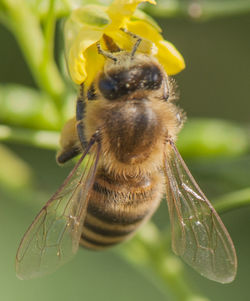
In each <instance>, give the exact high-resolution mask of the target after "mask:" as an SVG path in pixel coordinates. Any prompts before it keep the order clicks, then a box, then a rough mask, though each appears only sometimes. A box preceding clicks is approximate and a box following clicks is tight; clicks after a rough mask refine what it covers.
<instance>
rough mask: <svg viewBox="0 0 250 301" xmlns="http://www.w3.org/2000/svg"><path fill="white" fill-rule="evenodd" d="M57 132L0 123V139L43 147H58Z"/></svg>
mask: <svg viewBox="0 0 250 301" xmlns="http://www.w3.org/2000/svg"><path fill="white" fill-rule="evenodd" d="M59 135H60V134H59V133H58V132H55V131H39V130H31V129H25V128H16V127H11V126H7V125H0V141H9V142H18V143H21V144H26V145H32V146H37V147H40V148H45V149H58V145H59Z"/></svg>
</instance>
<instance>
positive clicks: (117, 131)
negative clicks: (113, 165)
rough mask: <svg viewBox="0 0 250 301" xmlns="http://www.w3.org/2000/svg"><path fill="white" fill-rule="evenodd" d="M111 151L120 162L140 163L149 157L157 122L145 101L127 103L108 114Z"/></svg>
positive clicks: (158, 126)
mask: <svg viewBox="0 0 250 301" xmlns="http://www.w3.org/2000/svg"><path fill="white" fill-rule="evenodd" d="M108 115H109V116H108V120H107V122H106V126H107V133H108V135H109V141H110V148H111V151H112V153H113V154H114V156H115V157H116V159H117V160H118V161H119V162H122V163H125V164H136V163H141V162H143V161H144V160H145V159H147V158H148V156H149V155H150V153H151V151H152V149H153V146H154V144H155V140H156V137H158V135H156V134H158V133H157V132H158V130H159V128H160V125H159V121H158V119H157V116H156V114H155V112H154V111H153V109H152V108H151V107H150V106H149V105H148V103H147V100H138V101H130V102H128V103H126V105H123V106H121V107H120V108H117V107H116V108H114V110H111V111H110V113H109V114H108Z"/></svg>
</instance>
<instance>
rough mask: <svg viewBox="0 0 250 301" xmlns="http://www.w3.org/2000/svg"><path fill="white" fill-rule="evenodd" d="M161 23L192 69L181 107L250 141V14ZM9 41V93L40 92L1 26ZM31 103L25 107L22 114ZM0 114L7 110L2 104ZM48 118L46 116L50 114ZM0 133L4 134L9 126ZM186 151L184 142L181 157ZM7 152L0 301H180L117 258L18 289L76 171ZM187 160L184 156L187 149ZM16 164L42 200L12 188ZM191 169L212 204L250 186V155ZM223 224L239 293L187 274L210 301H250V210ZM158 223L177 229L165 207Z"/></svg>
mask: <svg viewBox="0 0 250 301" xmlns="http://www.w3.org/2000/svg"><path fill="white" fill-rule="evenodd" d="M0 9H1V7H0ZM157 21H158V22H159V24H160V26H161V27H162V28H163V32H164V36H165V38H166V39H168V40H169V41H171V42H173V43H174V45H175V46H176V47H177V49H178V50H180V52H181V53H182V54H183V56H184V58H185V61H186V65H187V66H186V69H185V70H184V71H183V72H182V73H181V74H179V75H177V76H176V77H175V78H176V80H177V83H178V86H179V91H180V101H179V104H180V106H181V107H182V108H183V109H184V110H185V111H186V112H187V116H188V118H190V119H192V118H197V117H198V118H217V119H224V120H228V121H232V122H235V124H236V125H239V126H240V127H241V126H243V127H244V129H245V130H246V131H248V127H249V124H250V117H249V116H250V92H249V91H250V89H249V87H250V39H249V30H250V14H247V13H244V14H238V15H231V16H227V17H217V18H211V19H207V20H192V19H191V18H188V17H187V16H181V15H179V16H176V17H175V18H163V17H161V18H158V20H157ZM59 31H60V25H59V26H58V32H59ZM0 41H1V47H0V66H1V68H0V83H1V87H2V88H3V86H4V85H5V84H7V83H8V84H9V83H13V84H21V85H25V86H29V87H36V84H35V82H34V79H33V78H32V75H31V73H30V71H29V68H28V66H27V64H26V62H25V60H24V58H23V55H22V53H21V51H20V49H19V47H18V45H17V42H16V40H15V39H14V37H13V35H12V34H11V33H10V32H9V31H8V30H7V29H6V28H5V27H3V26H2V25H0ZM57 45H58V44H57ZM1 87H0V94H1V89H2V88H1ZM23 101H24V100H23V99H18V102H19V103H20V104H22V102H23ZM72 106H73V103H72ZM20 108H22V106H20ZM0 110H3V108H2V109H1V103H0ZM44 112H45V114H46V110H45V111H44ZM0 114H1V111H0ZM0 123H2V124H3V122H1V120H0ZM13 123H14V122H13ZM248 137H249V136H248ZM180 139H181V138H180ZM183 139H184V138H183ZM181 143H182V141H181V140H180V147H181ZM0 147H1V149H0V153H1V154H5V155H2V156H1V157H0V162H1V161H2V162H1V170H0V175H1V178H0V181H1V184H0V198H1V200H0V237H1V248H0V282H1V297H0V300H6V301H14V300H19V301H22V300H25V301H31V300H37V301H39V300H62V301H64V300H65V301H66V300H72V301H75V300H88V301H92V300H93V301H94V300H95V301H96V300H121V301H123V300H144V301H147V300H148V301H149V300H159V301H160V300H169V301H172V300H175V299H174V297H173V296H171V294H169V296H168V297H166V295H165V294H164V293H163V292H162V291H161V290H159V289H158V288H157V286H156V285H154V284H153V283H152V282H151V281H150V279H148V278H147V277H144V275H143V273H140V271H139V270H138V269H135V268H134V267H133V266H132V265H129V263H128V262H126V261H124V260H123V259H122V258H121V257H119V255H117V252H114V251H112V250H110V251H105V252H101V253H98V252H97V253H96V252H90V251H86V250H83V249H80V251H79V252H78V254H77V256H76V258H75V259H74V260H73V261H72V262H70V263H69V264H67V265H66V266H64V267H63V268H61V269H60V270H58V271H57V272H55V273H54V274H52V275H49V276H47V277H44V278H42V279H36V280H31V281H20V280H18V279H17V278H16V276H15V270H14V260H15V253H16V250H17V247H18V244H19V241H20V238H21V237H22V235H23V233H24V232H25V230H26V228H27V227H28V225H29V224H30V223H31V221H32V219H33V217H34V216H35V214H36V213H37V212H38V210H39V208H41V207H42V205H43V204H44V202H45V201H46V200H47V198H48V197H49V195H50V194H51V193H53V192H54V191H55V189H56V188H57V187H58V186H59V185H60V183H61V182H62V181H63V179H64V178H65V176H66V175H67V173H68V172H69V170H70V168H71V165H68V166H66V167H64V168H62V167H58V166H57V165H56V162H55V151H52V150H44V149H40V148H35V147H30V146H27V145H23V144H20V143H13V142H12V143H11V142H6V143H5V144H4V145H3V146H0ZM2 147H4V148H3V149H2ZM5 147H7V148H8V149H6V148H5ZM9 150H11V151H12V152H13V153H9ZM183 151H184V154H185V148H184V147H183ZM187 154H188V152H187ZM8 156H11V160H10V162H8V161H6V162H3V160H6V159H5V158H8ZM13 156H14V158H15V160H17V162H15V164H16V165H15V166H19V167H20V172H21V175H20V176H19V178H21V179H23V181H24V183H25V182H26V179H27V182H32V183H33V187H34V190H33V192H31V193H28V192H27V189H24V188H23V187H21V186H22V185H20V186H19V183H13V182H15V181H14V180H13V181H11V180H10V183H8V180H6V179H7V178H8V177H9V178H11V177H13V179H14V178H15V175H16V174H17V173H18V169H14V170H13V167H12V163H13V162H12V159H13ZM184 157H185V156H184ZM185 160H186V161H187V163H188V165H189V167H190V169H191V171H192V173H193V174H194V176H195V178H196V179H197V180H198V182H199V183H200V185H201V187H202V189H203V190H204V192H205V193H206V194H207V196H208V197H209V198H210V199H213V198H216V197H218V196H220V195H222V194H224V193H228V192H231V191H234V190H240V189H243V188H246V187H249V186H250V155H249V152H247V151H246V152H244V154H241V155H237V156H225V157H217V156H213V157H209V156H203V157H202V156H201V157H199V158H195V157H193V156H192V155H187V156H186V157H185ZM11 162H12V163H11ZM13 175H14V176H13ZM24 186H25V185H24ZM222 219H223V221H224V222H225V225H226V227H227V228H228V230H229V232H230V234H231V236H232V239H233V241H234V243H235V246H236V250H237V255H238V260H239V270H238V275H237V278H236V280H235V281H234V282H233V283H232V284H229V285H221V284H217V283H214V282H212V281H209V280H206V279H204V278H202V277H201V276H200V275H198V274H197V273H195V272H194V271H192V270H191V269H189V268H187V269H186V272H185V273H187V275H188V279H189V281H190V282H191V283H192V286H193V287H194V289H195V290H196V291H197V292H199V293H201V294H202V295H203V296H206V297H207V298H209V300H215V301H224V300H225V301H226V300H227V301H231V300H232V301H233V300H237V299H238V300H241V301H247V300H249V279H250V278H249V277H250V276H249V271H250V259H249V254H250V239H249V229H250V208H249V207H245V208H243V209H237V210H234V211H231V212H228V213H225V214H223V215H222ZM153 220H154V222H155V223H156V224H157V225H158V226H159V228H164V227H165V226H167V225H168V223H169V222H168V220H169V218H168V211H167V206H166V204H165V202H162V205H161V207H160V208H159V210H158V212H157V214H156V215H155V216H154V218H153ZM197 301H198V299H197Z"/></svg>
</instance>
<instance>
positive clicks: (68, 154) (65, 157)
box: [56, 147, 81, 164]
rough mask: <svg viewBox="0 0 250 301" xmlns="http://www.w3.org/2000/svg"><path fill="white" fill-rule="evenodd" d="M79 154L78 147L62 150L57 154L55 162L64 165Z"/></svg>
mask: <svg viewBox="0 0 250 301" xmlns="http://www.w3.org/2000/svg"><path fill="white" fill-rule="evenodd" d="M80 153H81V150H80V149H79V147H72V148H70V149H66V150H62V151H60V152H59V153H58V154H57V156H56V161H57V163H58V164H64V163H66V162H68V161H69V160H71V159H73V158H74V157H76V156H77V155H79V154H80Z"/></svg>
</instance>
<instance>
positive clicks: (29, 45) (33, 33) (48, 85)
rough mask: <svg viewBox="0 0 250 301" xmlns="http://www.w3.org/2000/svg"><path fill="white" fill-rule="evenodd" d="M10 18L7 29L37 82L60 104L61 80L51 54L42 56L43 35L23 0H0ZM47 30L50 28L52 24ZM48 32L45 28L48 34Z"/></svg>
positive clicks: (63, 91) (37, 21) (44, 52)
mask: <svg viewBox="0 0 250 301" xmlns="http://www.w3.org/2000/svg"><path fill="white" fill-rule="evenodd" d="M2 2H3V3H4V5H5V8H6V10H7V13H8V14H9V17H10V18H9V19H10V20H11V29H12V32H13V34H14V35H15V37H16V39H17V41H18V43H19V45H20V48H21V49H22V52H23V55H24V56H25V58H26V61H27V63H28V64H29V67H30V70H31V72H32V74H33V76H34V78H35V80H36V82H37V84H38V86H39V87H40V88H41V89H42V90H43V91H45V92H46V93H47V94H49V95H50V96H51V98H52V99H53V100H54V101H55V103H56V104H57V106H58V107H59V108H60V107H61V103H62V96H63V95H64V93H65V86H64V82H63V80H62V78H61V75H60V73H59V71H58V69H57V66H56V64H55V61H54V59H53V57H50V58H49V57H47V59H46V60H44V54H46V55H47V51H44V50H45V49H46V47H50V46H46V47H45V42H46V41H45V37H44V35H43V32H42V28H41V25H40V23H39V20H38V19H37V18H36V16H35V15H34V14H33V12H32V11H31V10H30V8H29V7H28V5H27V3H26V1H22V0H15V1H14V0H2ZM49 30H54V29H53V26H50V27H49ZM50 35H51V33H49V32H48V31H47V36H48V38H50V39H51V37H50Z"/></svg>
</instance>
